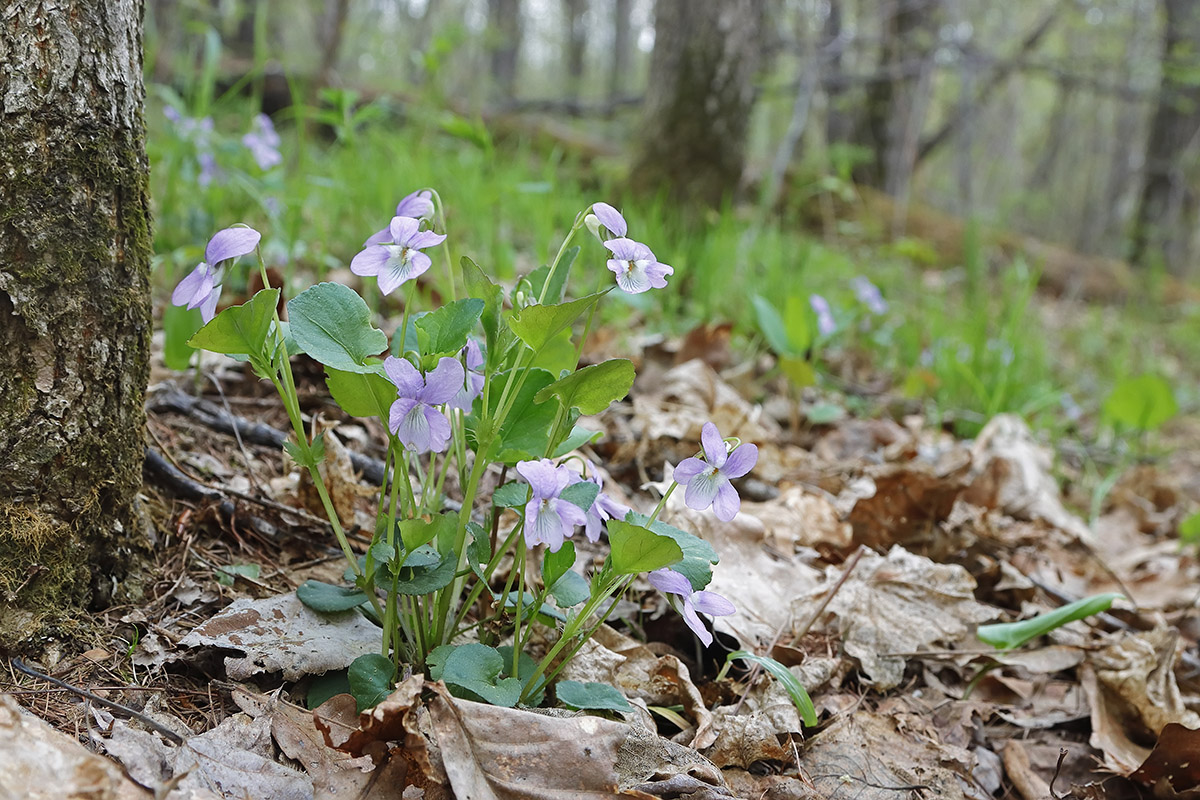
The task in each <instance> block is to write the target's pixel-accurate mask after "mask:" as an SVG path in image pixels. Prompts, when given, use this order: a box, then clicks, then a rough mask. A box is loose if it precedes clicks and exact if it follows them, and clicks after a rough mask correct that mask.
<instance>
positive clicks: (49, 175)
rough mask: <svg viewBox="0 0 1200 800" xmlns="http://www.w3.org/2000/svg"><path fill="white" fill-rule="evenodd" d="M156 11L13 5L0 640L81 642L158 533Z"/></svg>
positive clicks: (1, 345) (0, 278) (4, 86)
mask: <svg viewBox="0 0 1200 800" xmlns="http://www.w3.org/2000/svg"><path fill="white" fill-rule="evenodd" d="M142 11H143V7H142V3H141V2H140V0H110V1H109V2H104V3H94V2H87V0H67V1H66V2H60V3H46V2H39V0H15V1H14V0H10V2H9V3H8V5H7V6H6V9H5V25H4V26H3V27H2V28H0V64H4V65H5V67H4V69H3V70H0V98H2V99H0V105H2V106H3V118H4V125H3V126H0V597H2V598H3V602H0V650H10V651H11V650H18V649H25V648H26V647H27V646H28V644H29V643H30V642H31V641H32V637H34V636H37V637H39V642H41V641H44V639H43V638H42V637H43V636H45V635H51V636H53V635H54V634H55V629H57V635H59V636H65V635H70V630H69V628H68V627H66V626H67V625H68V624H69V620H70V614H71V610H72V608H78V607H79V606H80V605H81V604H83V603H86V602H87V601H88V600H89V598H92V597H97V592H98V591H103V592H109V591H111V589H112V587H113V586H114V585H115V583H116V581H117V580H119V579H120V578H121V577H122V576H123V569H124V565H125V564H126V562H127V560H128V559H129V556H130V555H131V552H132V548H134V547H136V546H137V543H138V542H139V541H141V540H142V539H143V536H142V534H143V532H142V529H141V527H140V526H139V525H138V523H137V520H138V517H137V515H136V514H135V508H134V506H135V503H136V495H137V493H138V491H139V489H140V488H141V485H142V453H143V447H144V443H143V439H142V435H143V434H142V430H143V423H144V410H143V401H144V395H145V388H146V380H147V375H148V361H149V349H150V302H149V288H148V283H149V262H150V254H151V235H150V211H149V197H148V164H147V161H146V155H145V149H144V139H145V131H144V125H143V119H142V106H143V102H144V99H145V91H144V88H143V85H142V50H141V47H142ZM98 599H101V600H105V599H107V597H104V596H99V597H98Z"/></svg>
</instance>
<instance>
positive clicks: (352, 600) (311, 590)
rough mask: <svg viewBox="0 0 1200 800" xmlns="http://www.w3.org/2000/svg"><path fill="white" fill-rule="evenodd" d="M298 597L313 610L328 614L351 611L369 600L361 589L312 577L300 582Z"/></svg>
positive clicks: (297, 591)
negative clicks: (332, 583) (323, 581)
mask: <svg viewBox="0 0 1200 800" xmlns="http://www.w3.org/2000/svg"><path fill="white" fill-rule="evenodd" d="M296 597H298V598H299V599H300V602H301V603H304V605H306V606H308V607H309V608H311V609H312V610H313V611H323V612H325V613H327V614H330V613H334V612H337V611H349V610H350V609H352V608H357V607H358V606H360V605H362V604H363V603H365V602H367V596H366V594H364V593H363V592H362V590H361V589H354V588H351V587H349V586H333V585H331V584H328V583H321V582H320V581H314V580H312V579H309V580H307V581H305V582H304V583H302V584H300V586H299V587H298V588H297V589H296Z"/></svg>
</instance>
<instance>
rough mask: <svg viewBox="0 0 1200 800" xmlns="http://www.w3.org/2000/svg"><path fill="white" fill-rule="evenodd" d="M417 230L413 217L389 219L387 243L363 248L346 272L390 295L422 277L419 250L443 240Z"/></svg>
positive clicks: (425, 262)
mask: <svg viewBox="0 0 1200 800" xmlns="http://www.w3.org/2000/svg"><path fill="white" fill-rule="evenodd" d="M420 227H421V221H420V220H418V219H416V218H415V217H392V224H391V225H389V226H388V234H389V241H387V242H385V243H381V244H369V245H367V247H366V249H365V250H363V251H362V252H360V253H359V254H358V255H356V256H355V257H354V259H353V260H352V261H351V262H350V271H351V272H353V273H354V274H355V275H362V276H370V275H375V276H377V277H378V278H379V291H381V292H383V293H384V294H391V293H392V292H393V291H395V290H396V288H397V287H398V286H400V284H402V283H404V282H405V281H409V280H412V279H413V278H415V277H417V276H418V275H420V274H422V273H423V272H425V270H427V269H429V267H430V266H431V265H432V264H433V262H432V261H431V260H430V258H429V256H427V255H425V254H424V253H422V252H421V251H422V250H424V249H425V248H426V247H433V246H435V245H439V244H441V243H442V242H444V241H445V240H446V235H445V234H442V233H434V232H433V231H423V230H420ZM459 366H462V365H461V364H460V365H459ZM442 402H445V401H442Z"/></svg>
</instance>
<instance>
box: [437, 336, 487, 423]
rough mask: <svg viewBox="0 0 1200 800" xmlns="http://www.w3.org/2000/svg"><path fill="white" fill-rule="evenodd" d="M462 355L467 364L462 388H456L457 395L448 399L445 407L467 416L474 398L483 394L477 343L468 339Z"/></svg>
mask: <svg viewBox="0 0 1200 800" xmlns="http://www.w3.org/2000/svg"><path fill="white" fill-rule="evenodd" d="M462 355H463V356H464V358H465V359H466V362H467V370H466V380H465V381H464V382H463V385H462V386H460V387H458V394H456V395H454V397H452V398H450V401H449V402H448V403H446V405H447V406H449V407H450V408H457V409H459V410H460V411H464V412H466V413H468V414H469V413H471V406H472V405H473V404H474V403H475V398H476V397H479V395H480V393H481V392H483V382H484V376H483V373H482V372H480V371H479V368H480V367H482V366H483V351H481V350H480V349H479V343H478V342H476V341H475V340H474V339H468V340H467V346H466V347H464V348H463V349H462Z"/></svg>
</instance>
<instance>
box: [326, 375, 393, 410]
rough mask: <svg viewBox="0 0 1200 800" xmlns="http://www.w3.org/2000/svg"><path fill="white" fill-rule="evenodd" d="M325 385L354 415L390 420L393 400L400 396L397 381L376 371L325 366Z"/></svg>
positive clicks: (343, 406)
mask: <svg viewBox="0 0 1200 800" xmlns="http://www.w3.org/2000/svg"><path fill="white" fill-rule="evenodd" d="M380 369H382V367H381V368H380ZM325 385H326V386H328V387H329V394H330V395H331V396H332V397H333V399H334V401H335V402H336V403H337V404H338V405H339V406H341V407H342V410H343V411H345V412H346V413H347V414H349V415H350V416H352V417H378V418H380V419H383V420H387V418H388V412H389V411H390V410H391V407H392V403H394V402H396V398H397V397H398V396H399V395H398V394H397V392H396V384H394V383H392V382H391V381H389V380H388V379H387V378H385V377H383V375H380V374H377V373H373V372H345V371H343V370H340V369H334V368H333V367H326V368H325Z"/></svg>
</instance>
